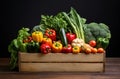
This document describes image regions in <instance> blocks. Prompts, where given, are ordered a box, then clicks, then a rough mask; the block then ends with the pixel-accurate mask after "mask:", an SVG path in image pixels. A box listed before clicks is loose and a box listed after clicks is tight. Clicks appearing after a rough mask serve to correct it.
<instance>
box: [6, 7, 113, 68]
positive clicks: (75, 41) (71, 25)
mask: <svg viewBox="0 0 120 79" xmlns="http://www.w3.org/2000/svg"><path fill="white" fill-rule="evenodd" d="M110 38H111V33H110V30H109V27H108V26H107V25H105V24H104V23H99V24H98V23H95V22H93V23H89V24H87V23H86V19H85V18H82V17H81V16H80V15H79V14H78V13H77V11H76V10H75V9H74V8H72V7H71V10H70V12H69V13H66V12H59V13H58V14H57V15H55V16H53V15H50V16H49V15H41V21H40V24H39V25H36V26H34V27H33V28H32V29H31V30H30V29H29V28H24V27H23V28H21V29H20V30H19V31H18V35H17V37H16V38H15V39H13V40H12V41H11V43H10V44H9V46H8V51H9V52H10V53H11V60H10V67H11V69H14V68H15V67H16V64H17V62H18V52H19V51H20V52H23V53H42V54H47V53H74V54H77V53H85V54H90V53H93V54H95V53H105V49H106V48H107V47H108V45H109V40H110Z"/></svg>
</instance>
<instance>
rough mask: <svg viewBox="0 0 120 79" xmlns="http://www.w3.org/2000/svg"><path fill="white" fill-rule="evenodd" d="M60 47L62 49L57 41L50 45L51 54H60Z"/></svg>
mask: <svg viewBox="0 0 120 79" xmlns="http://www.w3.org/2000/svg"><path fill="white" fill-rule="evenodd" d="M62 47H63V45H62V43H60V42H58V41H57V42H54V43H53V44H52V52H53V53H60V52H61V51H62Z"/></svg>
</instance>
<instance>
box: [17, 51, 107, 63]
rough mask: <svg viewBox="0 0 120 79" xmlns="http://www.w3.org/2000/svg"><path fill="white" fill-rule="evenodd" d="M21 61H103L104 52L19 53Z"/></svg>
mask: <svg viewBox="0 0 120 79" xmlns="http://www.w3.org/2000/svg"><path fill="white" fill-rule="evenodd" d="M19 58H20V61H21V62H104V60H105V54H104V53H101V54H99V53H96V54H84V53H79V54H72V53H69V54H64V53H48V54H41V53H21V52H20V53H19Z"/></svg>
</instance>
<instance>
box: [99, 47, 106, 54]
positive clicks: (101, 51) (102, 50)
mask: <svg viewBox="0 0 120 79" xmlns="http://www.w3.org/2000/svg"><path fill="white" fill-rule="evenodd" d="M97 52H98V53H105V50H104V49H103V48H101V47H100V48H98V49H97Z"/></svg>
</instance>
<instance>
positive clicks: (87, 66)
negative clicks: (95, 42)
mask: <svg viewBox="0 0 120 79" xmlns="http://www.w3.org/2000/svg"><path fill="white" fill-rule="evenodd" d="M19 71H20V72H103V71H104V64H103V63H21V64H20V68H19Z"/></svg>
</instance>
